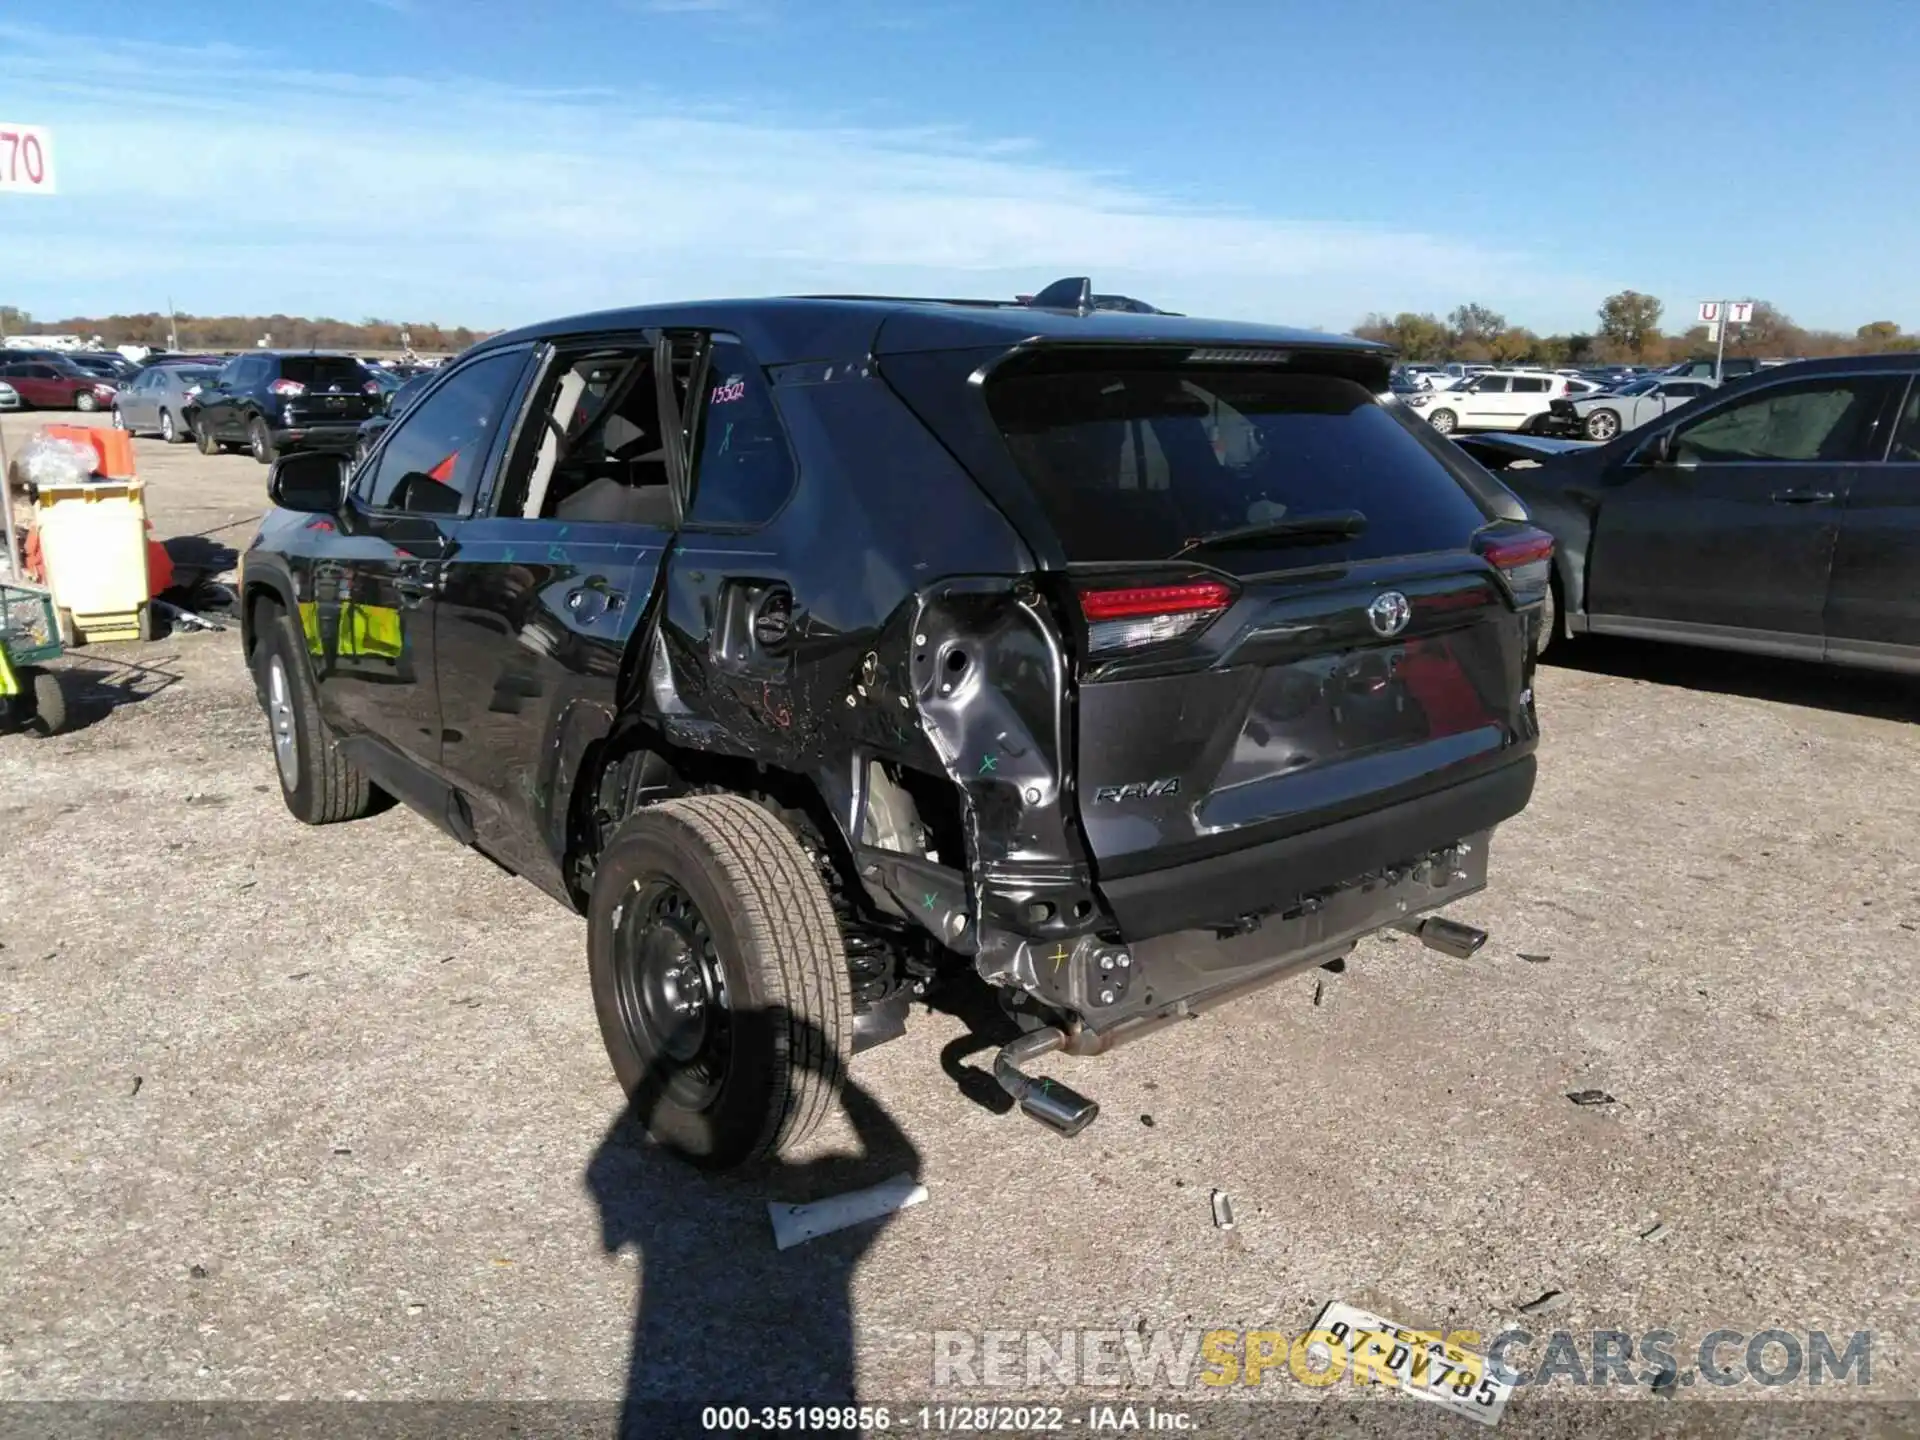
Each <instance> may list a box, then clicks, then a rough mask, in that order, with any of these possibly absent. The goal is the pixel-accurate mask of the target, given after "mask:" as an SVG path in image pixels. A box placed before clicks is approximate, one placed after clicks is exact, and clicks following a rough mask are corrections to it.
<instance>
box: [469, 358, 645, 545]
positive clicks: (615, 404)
mask: <svg viewBox="0 0 1920 1440" xmlns="http://www.w3.org/2000/svg"><path fill="white" fill-rule="evenodd" d="M533 414H534V416H535V417H536V419H535V421H534V422H532V428H533V431H534V435H535V439H534V441H533V453H532V456H531V457H530V458H529V459H528V460H527V461H526V462H525V463H526V475H525V479H524V481H521V480H516V481H515V482H514V483H512V484H510V485H509V486H508V487H507V492H506V498H505V500H504V502H503V504H502V505H501V507H500V513H501V514H503V515H517V516H519V517H520V518H522V519H526V520H567V521H574V522H580V523H602V524H629V525H656V526H663V527H664V526H670V525H671V524H672V523H673V501H672V495H671V493H670V492H669V490H668V484H667V480H668V472H667V449H666V444H667V437H666V428H665V426H664V425H663V424H662V423H661V417H660V395H659V388H658V385H657V383H656V379H655V375H654V363H653V350H652V347H651V346H648V347H644V348H642V347H631V348H626V347H623V348H620V349H603V350H596V351H593V352H591V353H581V352H578V351H575V352H573V353H571V354H563V355H561V357H560V358H559V361H558V363H556V364H555V365H554V366H553V367H552V369H551V371H550V372H549V377H548V380H547V382H546V384H545V385H544V386H543V388H542V392H541V395H540V397H539V399H538V400H537V401H536V402H535V405H534V408H533Z"/></svg>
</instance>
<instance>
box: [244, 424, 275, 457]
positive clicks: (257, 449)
mask: <svg viewBox="0 0 1920 1440" xmlns="http://www.w3.org/2000/svg"><path fill="white" fill-rule="evenodd" d="M247 449H249V450H251V451H252V452H253V458H254V459H256V460H258V461H259V462H260V463H261V464H262V465H271V464H272V463H273V462H274V460H275V459H276V458H277V457H278V455H279V453H280V452H279V451H277V450H275V449H274V448H273V434H272V432H271V431H269V430H268V429H267V422H266V421H264V420H262V419H260V418H259V417H258V416H256V417H254V422H253V423H252V424H251V425H249V426H248V427H247Z"/></svg>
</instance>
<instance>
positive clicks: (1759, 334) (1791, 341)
mask: <svg viewBox="0 0 1920 1440" xmlns="http://www.w3.org/2000/svg"><path fill="white" fill-rule="evenodd" d="M1665 308H1666V307H1665V306H1663V305H1662V304H1661V303H1660V301H1659V300H1657V299H1655V298H1654V297H1653V296H1651V295H1642V294H1640V293H1639V292H1638V291H1636V290H1622V291H1621V292H1620V293H1619V294H1618V295H1609V296H1608V297H1607V298H1606V299H1605V300H1603V301H1601V302H1600V308H1599V310H1598V311H1597V312H1596V319H1597V321H1598V323H1597V324H1596V325H1595V326H1594V328H1593V329H1592V330H1591V331H1589V332H1586V333H1584V334H1574V335H1537V334H1535V333H1534V332H1533V331H1531V330H1528V329H1526V328H1525V327H1523V326H1519V325H1509V324H1508V323H1507V317H1506V316H1504V315H1502V314H1500V313H1499V312H1498V311H1495V310H1490V309H1488V308H1487V307H1486V306H1484V305H1473V304H1468V305H1461V306H1459V307H1457V308H1456V309H1454V310H1453V311H1451V312H1450V313H1449V314H1448V315H1447V317H1446V319H1444V320H1442V319H1440V318H1439V317H1438V316H1435V315H1428V314H1415V313H1413V312H1412V311H1402V312H1401V313H1400V314H1398V315H1393V316H1387V315H1377V314H1376V315H1369V316H1367V317H1366V319H1364V320H1362V321H1361V322H1360V323H1359V324H1358V325H1356V326H1355V327H1354V333H1355V334H1356V335H1363V336H1365V337H1366V338H1367V339H1369V340H1382V341H1385V342H1386V343H1387V344H1389V345H1391V346H1393V347H1394V349H1396V350H1398V351H1399V352H1400V356H1401V358H1402V359H1405V360H1464V361H1470V362H1478V363H1492V364H1501V365H1612V364H1636V365H1664V364H1669V363H1671V362H1673V361H1675V360H1685V359H1689V358H1691V357H1693V356H1696V355H1710V354H1712V353H1713V343H1712V342H1711V341H1709V340H1708V339H1707V327H1706V326H1704V325H1695V326H1692V327H1690V328H1689V329H1686V330H1682V331H1680V332H1679V333H1677V334H1672V335H1669V334H1667V333H1666V332H1665V331H1664V330H1662V329H1661V328H1660V319H1661V316H1662V315H1663V314H1664V313H1665ZM1890 350H1920V335H1910V334H1908V333H1907V332H1905V331H1904V330H1902V329H1901V328H1900V326H1899V325H1898V323H1896V322H1895V321H1892V320H1873V321H1870V322H1868V323H1867V324H1865V325H1862V326H1860V327H1859V328H1858V329H1857V330H1855V331H1854V332H1853V333H1852V334H1847V333H1846V332H1844V331H1840V330H1809V329H1806V328H1804V327H1802V326H1799V325H1796V324H1794V322H1793V320H1792V319H1791V318H1790V317H1789V316H1787V315H1786V314H1784V313H1782V311H1781V310H1780V309H1779V307H1778V306H1775V305H1772V304H1770V303H1768V302H1767V301H1765V300H1760V301H1756V302H1755V303H1754V307H1753V320H1752V321H1751V323H1749V324H1746V325H1735V326H1733V327H1732V328H1731V329H1729V330H1728V332H1727V354H1729V355H1752V356H1757V357H1761V358H1765V359H1778V360H1798V359H1809V360H1812V359H1824V358H1826V357H1828V356H1833V355H1878V354H1883V353H1885V352H1887V351H1890Z"/></svg>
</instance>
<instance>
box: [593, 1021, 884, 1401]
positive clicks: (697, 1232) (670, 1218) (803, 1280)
mask: <svg viewBox="0 0 1920 1440" xmlns="http://www.w3.org/2000/svg"><path fill="white" fill-rule="evenodd" d="M795 1048H796V1050H797V1051H798V1052H799V1053H801V1054H809V1053H811V1054H820V1053H823V1049H822V1047H819V1046H800V1045H796V1047H795ZM668 1078H669V1077H668V1075H667V1073H666V1072H664V1071H662V1070H660V1069H658V1068H656V1070H654V1071H653V1072H651V1073H650V1074H649V1075H648V1077H647V1081H646V1083H645V1084H644V1085H643V1086H642V1087H641V1091H640V1093H639V1094H637V1095H635V1096H634V1097H633V1099H632V1100H631V1102H630V1103H629V1104H628V1106H627V1108H626V1109H625V1110H624V1111H623V1112H622V1113H621V1114H620V1115H619V1116H618V1117H617V1118H616V1119H615V1120H614V1122H613V1124H612V1125H611V1126H610V1127H609V1128H608V1130H607V1133H606V1135H605V1137H604V1138H603V1139H602V1141H601V1143H600V1146H599V1148H598V1149H597V1150H596V1151H595V1152H594V1156H593V1159H592V1160H591V1161H590V1162H589V1164H588V1166H587V1172H586V1177H585V1179H586V1186H587V1189H588V1191H589V1192H590V1193H591V1194H592V1196H593V1198H594V1201H595V1202H596V1203H597V1205H598V1206H599V1210H600V1231H601V1240H602V1243H603V1244H604V1245H605V1247H606V1249H607V1251H608V1252H609V1253H612V1252H615V1251H619V1250H622V1249H625V1248H627V1247H629V1246H631V1247H632V1248H633V1249H634V1250H636V1251H637V1252H638V1253H639V1259H640V1299H639V1308H638V1313H637V1314H636V1316H635V1319H634V1328H633V1349H632V1353H631V1357H630V1359H629V1361H628V1367H627V1385H626V1391H625V1397H624V1400H623V1403H622V1413H621V1422H620V1429H619V1433H620V1435H621V1436H623V1437H638V1436H653V1435H667V1434H682V1433H699V1432H700V1429H701V1427H700V1423H699V1422H700V1410H701V1408H702V1407H704V1406H710V1405H728V1406H752V1407H754V1408H755V1409H757V1408H758V1407H760V1406H762V1405H773V1406H782V1405H785V1406H794V1405H803V1406H812V1405H823V1406H824V1405H833V1406H844V1405H848V1404H851V1403H854V1402H855V1389H854V1381H855V1352H854V1329H853V1305H852V1295H851V1287H852V1280H853V1275H854V1271H855V1270H856V1269H857V1268H858V1266H859V1263H860V1258H861V1256H862V1255H864V1254H865V1253H866V1251H867V1247H868V1246H870V1245H871V1244H872V1243H873V1242H874V1240H875V1238H876V1237H877V1236H878V1235H879V1234H880V1232H881V1230H882V1229H884V1228H885V1226H886V1225H888V1224H889V1223H891V1217H888V1218H886V1219H882V1220H877V1221H868V1222H866V1223H865V1224H860V1225H855V1226H852V1227H850V1228H848V1229H846V1230H841V1231H837V1232H835V1233H833V1234H830V1235H823V1236H821V1237H820V1238H819V1239H816V1240H810V1241H808V1242H806V1243H805V1244H802V1245H798V1246H795V1247H794V1248H792V1249H790V1250H784V1251H782V1250H777V1249H775V1248H774V1238H773V1229H772V1226H771V1224H770V1222H769V1219H768V1215H767V1204H768V1202H769V1201H782V1202H785V1203H788V1204H802V1203H806V1202H809V1201H814V1200H822V1199H825V1198H827V1197H828V1196H831V1195H838V1194H842V1193H844V1192H846V1191H848V1190H858V1189H863V1188H865V1187H866V1186H869V1185H874V1184H878V1183H879V1182H880V1181H883V1180H888V1179H891V1178H892V1177H894V1176H896V1175H900V1174H903V1173H904V1174H910V1175H912V1176H913V1177H914V1178H916V1179H918V1177H919V1174H920V1156H919V1153H918V1152H917V1151H916V1150H915V1149H914V1147H913V1145H912V1143H911V1142H910V1141H909V1140H908V1139H907V1137H906V1135H905V1134H904V1133H903V1132H902V1131H901V1129H900V1127H899V1126H898V1125H897V1124H896V1123H895V1122H894V1121H893V1119H892V1117H890V1116H889V1115H888V1114H887V1113H886V1112H885V1111H884V1110H883V1109H882V1108H881V1107H880V1105H879V1104H878V1103H877V1102H876V1101H875V1100H874V1098H873V1097H872V1096H871V1095H870V1094H868V1093H867V1091H866V1090H864V1089H862V1088H861V1087H860V1086H859V1085H857V1084H855V1083H854V1082H853V1081H852V1080H850V1079H848V1080H844V1081H843V1082H842V1083H841V1085H840V1086H839V1098H840V1103H841V1105H842V1106H843V1107H844V1109H845V1112H846V1115H847V1118H848V1120H849V1121H850V1122H851V1123H852V1126H853V1130H854V1133H855V1135H856V1136H857V1138H858V1141H859V1151H860V1153H859V1154H857V1155H840V1154H832V1155H823V1156H819V1157H815V1158H808V1159H804V1160H801V1161H798V1162H795V1163H788V1162H784V1161H775V1162H771V1163H768V1164H765V1165H761V1166H758V1167H755V1168H751V1169H747V1170H742V1171H738V1172H735V1173H733V1174H728V1175H710V1174H707V1173H705V1172H702V1171H700V1170H696V1169H695V1168H694V1167H693V1166H691V1165H689V1164H688V1163H686V1162H685V1161H683V1160H680V1159H678V1158H676V1157H675V1156H673V1155H672V1154H670V1153H668V1152H667V1151H665V1150H663V1149H661V1148H659V1147H657V1146H655V1145H654V1144H653V1142H652V1141H651V1140H649V1139H648V1137H647V1134H646V1130H645V1126H644V1125H643V1124H642V1123H641V1117H643V1116H645V1115H646V1114H648V1113H649V1112H650V1110H651V1109H652V1107H653V1106H654V1105H656V1104H657V1103H658V1102H659V1098H660V1095H661V1092H662V1091H663V1089H664V1087H665V1084H666V1081H667V1079H668ZM803 1428H804V1427H803Z"/></svg>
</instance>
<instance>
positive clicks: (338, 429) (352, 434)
mask: <svg viewBox="0 0 1920 1440" xmlns="http://www.w3.org/2000/svg"><path fill="white" fill-rule="evenodd" d="M359 439H360V423H359V422H358V421H354V422H353V423H352V424H347V425H289V426H285V427H281V428H276V429H275V430H274V432H273V443H274V447H275V448H276V449H280V450H339V451H341V452H343V453H349V454H350V453H351V452H352V451H353V448H354V446H355V445H356V444H357V443H358V442H359Z"/></svg>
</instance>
